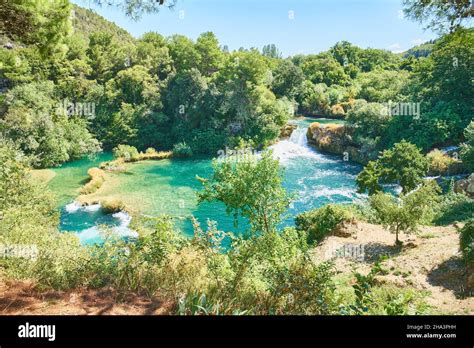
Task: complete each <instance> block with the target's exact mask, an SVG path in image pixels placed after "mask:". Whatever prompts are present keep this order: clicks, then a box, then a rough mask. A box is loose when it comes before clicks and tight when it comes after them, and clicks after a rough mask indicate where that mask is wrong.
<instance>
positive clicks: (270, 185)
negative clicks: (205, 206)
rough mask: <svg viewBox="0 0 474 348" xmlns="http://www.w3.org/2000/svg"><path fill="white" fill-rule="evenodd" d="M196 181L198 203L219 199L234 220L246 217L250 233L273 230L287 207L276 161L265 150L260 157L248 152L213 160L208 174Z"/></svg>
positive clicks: (280, 173) (287, 198)
mask: <svg viewBox="0 0 474 348" xmlns="http://www.w3.org/2000/svg"><path fill="white" fill-rule="evenodd" d="M200 181H201V182H202V183H203V185H204V190H203V191H201V192H200V193H199V194H198V197H199V201H200V202H204V201H209V202H211V201H221V202H223V203H224V204H225V205H226V210H227V213H228V214H233V216H234V218H235V221H237V219H238V217H239V216H240V215H241V216H244V217H246V218H248V219H249V221H250V224H251V226H252V232H253V233H269V232H274V231H276V228H277V225H278V224H279V223H280V222H281V217H282V214H283V213H284V212H285V211H286V209H287V208H288V204H289V197H288V195H287V193H286V191H285V189H284V188H283V186H282V182H283V173H282V170H281V168H280V164H279V162H278V160H276V159H274V158H273V156H272V153H271V152H268V151H267V152H264V153H263V154H262V157H261V158H257V157H256V156H253V155H248V156H244V157H240V158H239V157H236V158H232V157H231V158H228V159H226V160H224V161H223V162H222V161H221V162H219V161H218V160H216V161H215V162H214V173H213V175H212V177H211V178H210V179H200Z"/></svg>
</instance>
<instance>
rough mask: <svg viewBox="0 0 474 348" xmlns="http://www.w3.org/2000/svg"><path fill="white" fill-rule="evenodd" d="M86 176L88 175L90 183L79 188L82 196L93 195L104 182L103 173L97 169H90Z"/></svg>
mask: <svg viewBox="0 0 474 348" xmlns="http://www.w3.org/2000/svg"><path fill="white" fill-rule="evenodd" d="M87 174H89V177H90V181H89V182H88V183H87V184H85V185H84V186H83V187H82V188H81V194H83V195H88V194H91V193H94V192H95V191H97V190H98V189H99V188H100V187H101V186H102V184H103V183H104V181H105V177H104V172H103V171H102V170H101V169H99V168H95V167H94V168H90V169H89V170H88V171H87Z"/></svg>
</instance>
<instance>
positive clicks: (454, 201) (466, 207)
mask: <svg viewBox="0 0 474 348" xmlns="http://www.w3.org/2000/svg"><path fill="white" fill-rule="evenodd" d="M433 210H434V217H433V220H432V221H433V223H434V224H436V225H449V224H452V223H454V222H460V221H466V220H468V219H470V218H474V199H472V198H469V197H468V196H466V195H465V194H463V193H455V192H448V193H447V194H445V195H442V196H441V200H440V202H439V203H438V204H436V205H435V206H434V209H433Z"/></svg>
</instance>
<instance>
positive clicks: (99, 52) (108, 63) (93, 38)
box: [87, 32, 126, 84]
mask: <svg viewBox="0 0 474 348" xmlns="http://www.w3.org/2000/svg"><path fill="white" fill-rule="evenodd" d="M87 57H88V58H89V62H90V66H91V68H92V69H91V74H90V76H89V77H90V78H91V79H96V80H97V82H99V83H101V84H103V83H105V82H107V81H108V80H110V79H111V78H112V77H113V76H115V74H116V73H117V72H118V71H120V70H122V69H125V68H126V54H125V52H124V50H123V47H120V45H119V43H118V42H117V41H116V39H115V38H114V36H113V35H112V34H109V33H106V32H96V33H93V34H91V35H90V36H89V48H88V49H87Z"/></svg>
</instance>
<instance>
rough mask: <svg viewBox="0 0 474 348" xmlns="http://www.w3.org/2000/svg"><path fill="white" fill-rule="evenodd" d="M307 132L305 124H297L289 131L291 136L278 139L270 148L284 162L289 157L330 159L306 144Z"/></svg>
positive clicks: (323, 160)
mask: <svg viewBox="0 0 474 348" xmlns="http://www.w3.org/2000/svg"><path fill="white" fill-rule="evenodd" d="M307 132H308V127H307V126H302V125H299V124H298V126H297V128H296V129H295V130H294V131H293V132H292V133H291V136H290V137H289V138H288V139H285V140H280V141H279V142H278V143H276V144H275V145H272V146H271V147H270V149H272V150H273V154H274V156H275V157H277V158H278V159H279V160H280V162H282V163H286V162H287V161H288V160H289V159H291V158H294V157H309V158H312V159H315V160H317V161H318V162H328V161H331V160H329V159H326V158H325V157H324V156H322V155H321V154H319V153H318V152H317V151H316V150H315V149H313V148H311V147H310V146H309V145H308V138H307V136H306V134H307Z"/></svg>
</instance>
